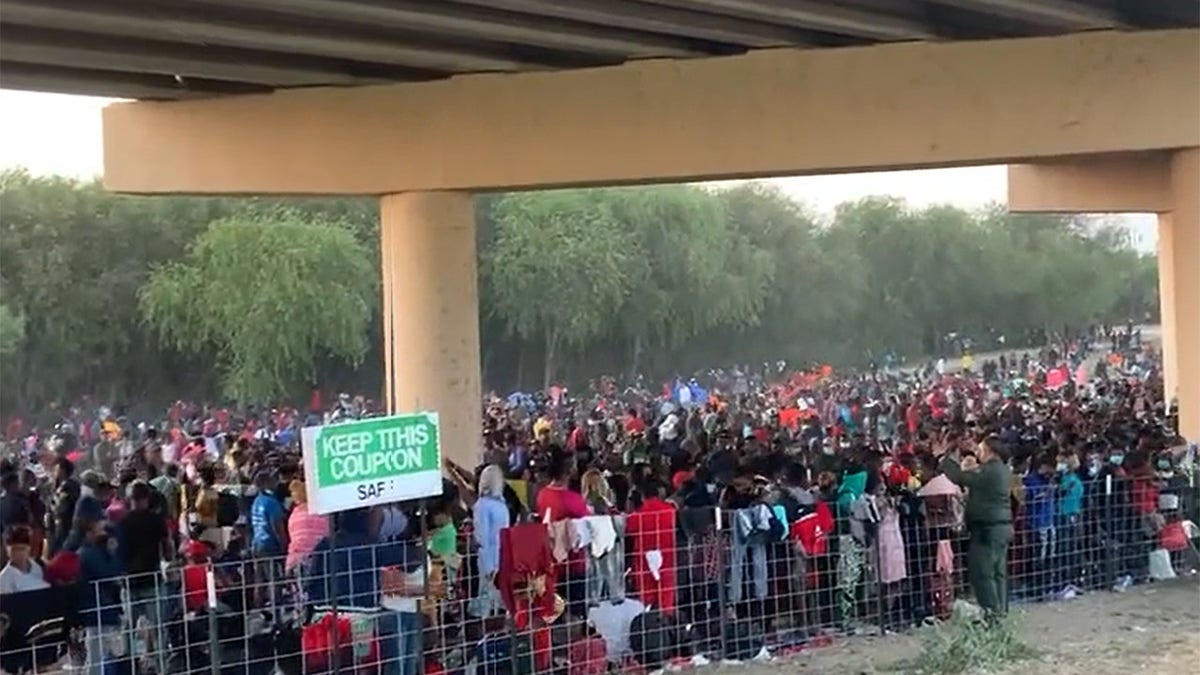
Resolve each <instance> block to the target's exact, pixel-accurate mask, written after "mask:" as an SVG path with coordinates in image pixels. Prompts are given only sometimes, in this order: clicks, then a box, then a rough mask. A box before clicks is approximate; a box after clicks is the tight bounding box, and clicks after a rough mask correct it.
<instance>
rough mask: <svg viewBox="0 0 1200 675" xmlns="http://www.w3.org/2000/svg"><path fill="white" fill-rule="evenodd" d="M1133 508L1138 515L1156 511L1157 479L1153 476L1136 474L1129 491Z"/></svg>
mask: <svg viewBox="0 0 1200 675" xmlns="http://www.w3.org/2000/svg"><path fill="white" fill-rule="evenodd" d="M1131 497H1132V499H1133V510H1134V511H1135V512H1136V513H1137V514H1138V515H1139V516H1145V515H1149V514H1151V513H1154V512H1155V511H1158V481H1157V479H1156V478H1155V477H1154V476H1137V477H1135V478H1134V479H1133V488H1132V491H1131Z"/></svg>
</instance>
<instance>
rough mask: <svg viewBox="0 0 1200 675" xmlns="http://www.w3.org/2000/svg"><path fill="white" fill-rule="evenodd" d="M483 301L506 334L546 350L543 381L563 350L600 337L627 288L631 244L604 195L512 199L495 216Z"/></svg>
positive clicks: (569, 193) (553, 373) (546, 194)
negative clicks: (502, 325)
mask: <svg viewBox="0 0 1200 675" xmlns="http://www.w3.org/2000/svg"><path fill="white" fill-rule="evenodd" d="M492 221H493V223H494V226H495V232H494V237H495V239H494V243H493V246H492V248H491V249H490V250H489V251H487V252H486V253H485V255H484V256H483V265H484V276H486V277H487V278H488V280H489V283H488V286H487V287H488V289H489V296H488V297H487V298H486V301H487V302H488V303H489V306H490V308H491V311H492V312H494V313H495V314H496V316H498V317H500V318H501V319H502V321H503V322H504V324H505V326H506V327H507V329H508V332H509V333H510V334H512V335H514V336H516V337H518V338H520V339H521V340H522V341H524V342H525V343H533V344H539V343H540V346H541V347H542V348H543V349H544V352H543V354H544V363H543V369H542V381H543V384H544V385H548V384H549V383H550V382H551V381H552V380H553V379H554V378H555V376H556V373H557V369H558V367H559V359H560V357H561V352H562V350H564V349H569V348H574V349H582V348H583V347H584V346H585V345H587V344H588V343H589V342H591V341H594V340H596V339H597V338H599V337H600V336H601V335H602V334H603V333H604V332H605V329H606V326H607V325H608V324H609V322H610V321H612V319H613V318H614V317H615V316H616V312H617V309H618V308H619V306H620V304H621V302H622V301H623V300H624V299H625V297H626V295H627V294H628V293H629V290H630V265H631V260H632V255H631V253H630V251H631V247H632V245H633V240H632V238H631V237H630V234H629V233H628V231H626V230H625V229H624V228H622V226H621V222H620V221H619V220H618V219H617V217H616V216H615V215H614V213H613V209H612V206H611V203H610V201H609V200H608V199H607V197H606V194H605V193H604V192H602V191H591V190H559V191H553V192H539V193H526V194H517V195H509V196H506V197H504V198H502V199H500V200H498V201H497V202H496V203H495V205H494V207H493V210H492Z"/></svg>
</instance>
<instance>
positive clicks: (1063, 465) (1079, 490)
mask: <svg viewBox="0 0 1200 675" xmlns="http://www.w3.org/2000/svg"><path fill="white" fill-rule="evenodd" d="M1055 469H1056V471H1057V473H1058V500H1057V501H1058V503H1057V505H1056V506H1057V508H1056V511H1057V513H1056V514H1055V530H1056V533H1057V539H1058V549H1059V556H1058V559H1059V561H1060V563H1061V564H1060V570H1061V573H1060V578H1059V579H1058V582H1059V586H1060V591H1059V593H1060V595H1062V596H1063V597H1064V598H1066V597H1068V596H1070V597H1074V595H1075V594H1077V593H1078V592H1079V588H1078V584H1079V583H1080V577H1081V573H1080V563H1079V549H1080V542H1081V537H1082V527H1083V524H1082V523H1083V493H1084V489H1083V479H1081V478H1080V477H1079V456H1078V455H1076V454H1075V453H1073V452H1066V451H1064V452H1061V453H1059V455H1058V465H1057V466H1056V467H1055Z"/></svg>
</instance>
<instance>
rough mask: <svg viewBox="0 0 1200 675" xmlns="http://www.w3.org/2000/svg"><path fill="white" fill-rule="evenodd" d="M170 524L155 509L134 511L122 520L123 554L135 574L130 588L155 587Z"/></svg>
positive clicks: (125, 561) (126, 565)
mask: <svg viewBox="0 0 1200 675" xmlns="http://www.w3.org/2000/svg"><path fill="white" fill-rule="evenodd" d="M166 538H167V524H166V523H165V522H164V521H163V517H162V516H161V515H159V514H156V513H154V512H152V511H138V510H133V511H130V512H129V513H128V514H126V515H125V518H123V519H122V520H121V543H122V546H121V557H122V559H123V562H124V563H125V572H126V573H127V574H130V575H132V577H131V578H130V580H129V585H130V586H131V587H141V588H145V587H148V586H149V587H153V586H154V579H155V577H154V575H153V574H152V573H157V572H158V571H159V567H160V565H161V564H162V542H163V540H165V539H166Z"/></svg>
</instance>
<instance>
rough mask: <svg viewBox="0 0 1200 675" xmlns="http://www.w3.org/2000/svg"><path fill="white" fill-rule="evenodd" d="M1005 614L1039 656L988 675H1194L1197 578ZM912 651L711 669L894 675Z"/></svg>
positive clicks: (869, 649)
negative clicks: (1011, 618) (1191, 674)
mask: <svg viewBox="0 0 1200 675" xmlns="http://www.w3.org/2000/svg"><path fill="white" fill-rule="evenodd" d="M1013 611H1014V614H1015V615H1016V616H1015V618H1016V620H1017V623H1018V625H1019V627H1020V633H1021V637H1022V638H1023V639H1024V640H1025V642H1026V644H1028V645H1030V646H1031V647H1034V648H1035V649H1036V650H1037V651H1038V653H1039V656H1038V657H1037V658H1035V659H1033V660H1030V661H1024V662H1017V663H1013V664H1012V665H1011V666H1009V667H1007V668H1005V669H1004V670H1001V671H991V672H990V673H989V675H1041V674H1042V673H1046V674H1051V673H1053V674H1055V675H1130V674H1131V673H1154V674H1155V675H1158V674H1162V675H1174V674H1176V673H1178V674H1179V675H1187V674H1190V673H1198V672H1200V580H1198V579H1196V578H1195V577H1193V578H1190V579H1180V580H1176V581H1171V582H1165V583H1160V584H1152V585H1147V586H1138V587H1135V588H1132V589H1130V590H1129V591H1128V592H1126V593H1123V594H1116V593H1109V592H1099V593H1093V594H1090V595H1087V596H1083V597H1080V598H1077V599H1075V600H1071V601H1066V602H1057V603H1050V604H1030V605H1022V606H1019V607H1016V608H1014V610H1013ZM919 649H920V639H919V638H918V637H917V636H915V635H894V636H888V637H882V638H880V637H863V638H849V639H845V640H841V641H838V642H835V643H834V645H833V646H831V647H827V648H824V649H817V650H813V651H811V652H803V653H801V655H799V656H797V657H794V658H790V659H781V660H778V661H773V662H770V663H755V664H750V665H744V666H722V667H721V668H720V669H719V670H720V671H722V672H723V673H725V672H727V673H729V674H730V675H733V674H734V673H740V674H741V675H777V674H779V673H822V674H824V673H829V674H830V675H873V674H877V673H893V674H895V673H897V672H902V671H898V670H897V669H896V664H897V662H899V661H902V660H904V659H907V658H911V657H912V656H913V655H914V654H916V653H917V651H918V650H919Z"/></svg>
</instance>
